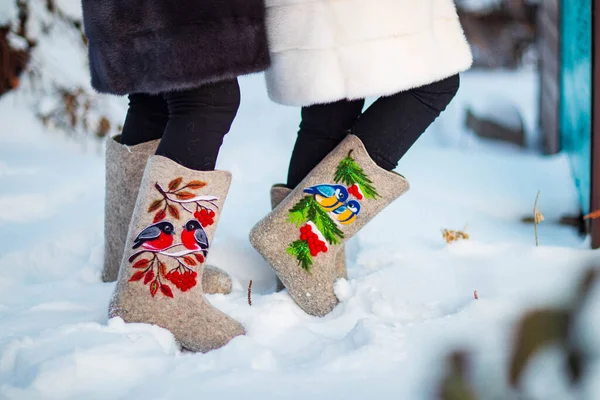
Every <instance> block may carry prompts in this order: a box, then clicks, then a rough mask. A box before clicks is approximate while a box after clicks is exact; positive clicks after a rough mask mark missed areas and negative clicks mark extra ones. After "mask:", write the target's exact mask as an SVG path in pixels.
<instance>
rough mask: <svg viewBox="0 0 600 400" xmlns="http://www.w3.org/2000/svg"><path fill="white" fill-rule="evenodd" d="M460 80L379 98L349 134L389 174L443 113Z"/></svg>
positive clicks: (438, 83)
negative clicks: (352, 134)
mask: <svg viewBox="0 0 600 400" xmlns="http://www.w3.org/2000/svg"><path fill="white" fill-rule="evenodd" d="M459 86H460V78H459V76H458V75H454V76H452V77H450V78H447V79H444V80H442V81H439V82H435V83H432V84H429V85H426V86H422V87H419V88H416V89H412V90H409V91H406V92H401V93H398V94H395V95H393V96H390V97H382V98H380V99H379V100H377V101H376V102H375V103H373V105H372V106H371V107H369V108H368V109H367V110H366V111H365V112H364V113H363V115H362V116H361V117H360V119H359V120H358V121H357V122H356V123H355V124H354V127H353V128H352V133H354V134H355V135H356V136H358V137H359V138H360V139H361V140H362V142H363V143H364V145H365V147H366V149H367V151H368V152H369V155H370V156H371V158H372V159H373V160H374V161H375V162H376V163H377V165H379V166H380V167H381V168H384V169H386V170H389V171H391V170H393V169H394V168H396V166H397V165H398V161H400V159H401V158H402V156H404V154H406V152H407V151H408V150H409V149H410V148H411V146H412V145H413V144H415V142H416V141H417V140H418V139H419V137H421V135H422V134H423V132H425V130H426V129H427V128H428V127H429V125H431V124H432V123H433V121H435V119H436V118H437V117H438V116H439V115H440V114H441V113H442V111H444V110H445V109H446V106H447V105H448V104H449V103H450V101H451V100H452V99H453V98H454V96H455V95H456V92H457V91H458V87H459Z"/></svg>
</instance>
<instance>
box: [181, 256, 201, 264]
mask: <svg viewBox="0 0 600 400" xmlns="http://www.w3.org/2000/svg"><path fill="white" fill-rule="evenodd" d="M183 261H185V263H186V264H187V265H191V266H194V265H198V263H197V262H196V261H195V260H194V259H193V258H192V257H190V256H185V257H183Z"/></svg>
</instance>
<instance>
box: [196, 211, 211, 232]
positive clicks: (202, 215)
mask: <svg viewBox="0 0 600 400" xmlns="http://www.w3.org/2000/svg"><path fill="white" fill-rule="evenodd" d="M194 217H195V218H196V219H197V220H198V222H200V224H201V225H202V226H203V227H205V228H206V227H207V226H211V225H212V224H214V223H215V212H214V211H213V210H209V209H208V208H203V209H202V210H200V211H196V212H195V213H194Z"/></svg>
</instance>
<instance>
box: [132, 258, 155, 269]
mask: <svg viewBox="0 0 600 400" xmlns="http://www.w3.org/2000/svg"><path fill="white" fill-rule="evenodd" d="M148 264H150V260H146V259H145V258H144V259H143V260H140V261H138V262H136V263H135V264H133V265H132V266H131V268H146V267H147V266H148Z"/></svg>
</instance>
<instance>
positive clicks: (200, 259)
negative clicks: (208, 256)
mask: <svg viewBox="0 0 600 400" xmlns="http://www.w3.org/2000/svg"><path fill="white" fill-rule="evenodd" d="M194 257H196V260H198V262H199V263H200V264H202V263H203V262H204V256H203V255H202V254H194Z"/></svg>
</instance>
